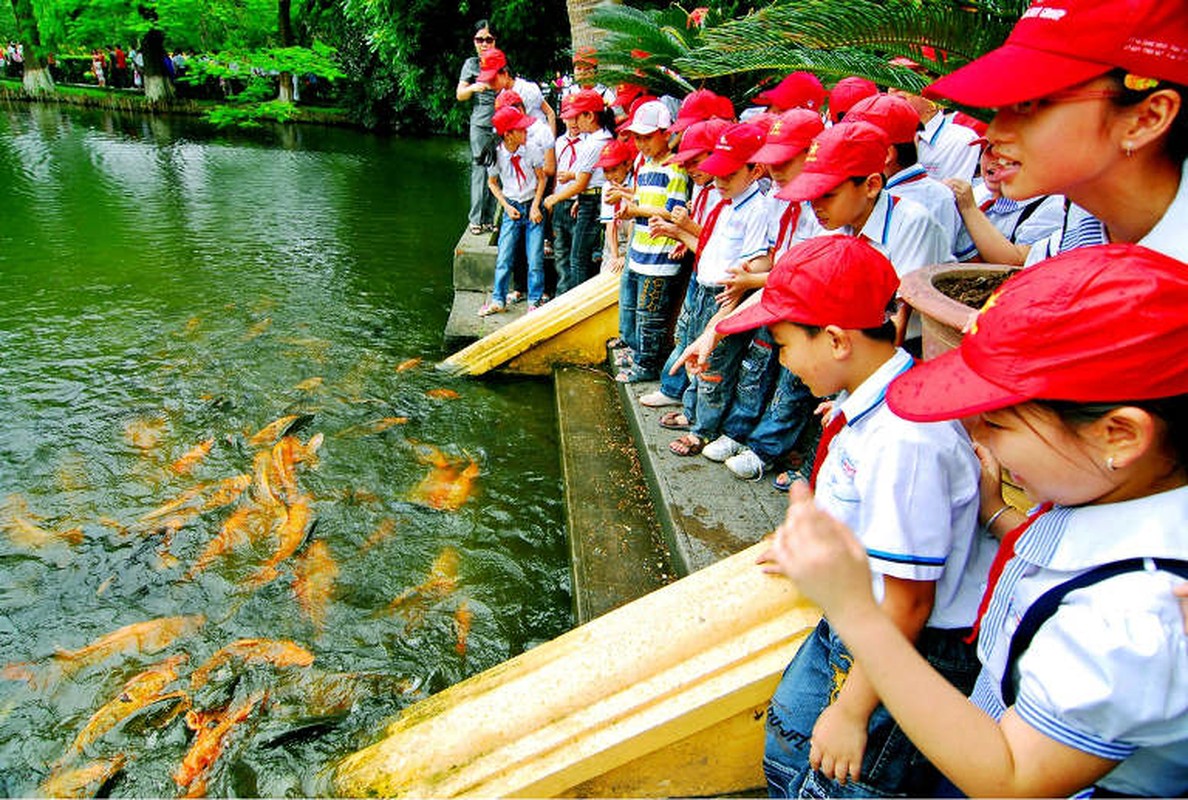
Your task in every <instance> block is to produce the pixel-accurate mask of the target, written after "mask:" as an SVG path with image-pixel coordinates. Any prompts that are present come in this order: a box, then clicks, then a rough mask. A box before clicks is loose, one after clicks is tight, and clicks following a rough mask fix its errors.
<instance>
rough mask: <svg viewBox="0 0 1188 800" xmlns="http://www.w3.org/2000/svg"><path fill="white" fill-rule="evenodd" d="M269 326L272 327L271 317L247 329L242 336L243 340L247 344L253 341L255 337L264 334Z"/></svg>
mask: <svg viewBox="0 0 1188 800" xmlns="http://www.w3.org/2000/svg"><path fill="white" fill-rule="evenodd" d="M270 325H272V317H265V318H264V319H262V320H260V321H259V322H257V323H256V324H255V325H253V326H252V327H250V328H248V330H247V333H245V334H244V336H243V340H244V341H245V342H247V341H251V340H252V339H255V338H256V337H257V336H259V335H260V334H262V333H264V331H266V330H268V328H269V326H270Z"/></svg>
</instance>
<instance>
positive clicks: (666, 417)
mask: <svg viewBox="0 0 1188 800" xmlns="http://www.w3.org/2000/svg"><path fill="white" fill-rule="evenodd" d="M660 427H661V428H668V429H669V430H670V431H687V430H689V418H688V417H686V416H685V412H684V411H666V412H665V413H664V414H661V415H660Z"/></svg>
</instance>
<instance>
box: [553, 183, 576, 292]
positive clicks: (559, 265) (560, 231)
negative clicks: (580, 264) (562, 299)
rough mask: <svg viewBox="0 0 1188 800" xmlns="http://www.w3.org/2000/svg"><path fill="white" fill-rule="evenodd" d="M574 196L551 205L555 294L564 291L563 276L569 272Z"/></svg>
mask: <svg viewBox="0 0 1188 800" xmlns="http://www.w3.org/2000/svg"><path fill="white" fill-rule="evenodd" d="M575 203H577V199H576V198H572V197H571V198H570V199H568V200H562V201H561V202H559V203H557V205H555V206H553V268H554V269H555V270H556V271H557V294H561V292H563V291H565V289H564V288H563V287H564V286H565V276H566V275H567V274H568V272H569V259H570V251H572V250H573V227H574V225H575V224H577V220H575V219H574V218H573V214H572V213H571V212H572V211H573V206H574V204H575Z"/></svg>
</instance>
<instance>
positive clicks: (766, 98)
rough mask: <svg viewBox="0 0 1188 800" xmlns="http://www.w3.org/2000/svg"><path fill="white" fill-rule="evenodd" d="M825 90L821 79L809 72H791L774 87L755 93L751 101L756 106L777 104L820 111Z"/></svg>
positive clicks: (782, 107) (785, 109)
mask: <svg viewBox="0 0 1188 800" xmlns="http://www.w3.org/2000/svg"><path fill="white" fill-rule="evenodd" d="M826 94H827V92H826V91H825V87H824V86H822V85H821V81H820V79H819V78H817V76H816V75H814V74H812V73H811V72H793V73H792V74H791V75H789V76H788V77H786V78H784V79H783V80H782V81H780V82H779V83H778V84H777V85H776V86H775V87H773V88H771V89H768V90H767V91H765V92H760V93H759V94H757V95H755V98H754V100H753V101H752V102H753V103H754V104H755V105H757V106H779V108H780V109H782V110H784V111H787V110H788V109H790V108H811V109H813V110H814V111H820V110H821V105H822V104H823V103H824V102H825V96H826Z"/></svg>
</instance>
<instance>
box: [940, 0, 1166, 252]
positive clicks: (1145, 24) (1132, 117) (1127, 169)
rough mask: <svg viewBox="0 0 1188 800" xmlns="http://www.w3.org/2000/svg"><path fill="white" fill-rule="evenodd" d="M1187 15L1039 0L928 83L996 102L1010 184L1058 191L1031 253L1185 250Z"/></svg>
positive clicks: (1152, 7) (1155, 7) (957, 97)
mask: <svg viewBox="0 0 1188 800" xmlns="http://www.w3.org/2000/svg"><path fill="white" fill-rule="evenodd" d="M1185 54H1188V13H1185V9H1184V6H1183V4H1182V3H1176V2H1164V0H1128V1H1127V2H1123V1H1122V0H1043V2H1035V3H1033V4H1032V6H1031V7H1030V8H1029V9H1028V10H1027V12H1026V13H1024V15H1023V18H1022V19H1021V20H1020V21H1019V23H1018V24H1017V25H1015V28H1014V30H1012V31H1011V35H1010V37H1008V39H1007V41H1006V43H1005V44H1004V45H1003V46H1002V47H1000V48H998V49H997V50H993V51H991V52H990V53H988V54H986V55H985V56H983V57H982V58H979V59H977V60H975V61H973V62H971V63H969V64H967V65H966V66H964V67H962V68H961V69H959V70H957V71H955V72H953V73H952V74H950V75H948V76H946V77H944V78H941V79H940V80H939V81H937V82H936V83H934V84H932V85H931V86H930V87H928V88H927V89H926V90H925V94H926V95H929V96H932V97H943V98H948V99H951V100H954V101H956V102H958V103H962V104H965V105H969V106H979V107H983V108H996V109H998V113H997V114H996V115H995V117H994V121H993V122H992V123H991V125H990V128H989V129H988V130H987V132H986V136H987V138H988V139H989V140H990V144H991V146H992V147H993V149H994V153H995V155H996V156H997V157H998V163H999V171H1000V179H1001V180H1002V186H1003V194H1004V195H1005V196H1007V197H1009V198H1011V199H1013V200H1026V199H1028V198H1032V197H1038V196H1040V195H1045V194H1063V195H1065V196H1066V197H1067V198H1068V199H1069V200H1070V201H1071V202H1072V204H1073V205H1072V206H1071V207H1070V209H1069V211H1068V213H1067V214H1066V215H1065V220H1064V224H1063V225H1062V226H1061V230H1060V231H1058V232H1057V233H1056V234H1054V235H1053V236H1052V237H1051V238H1050V239H1049V240H1047V241H1041V242H1036V244H1035V245H1033V246H1032V248H1031V251H1030V252H1029V253H1028V256H1027V263H1028V264H1032V263H1035V262H1036V261H1038V260H1041V259H1043V258H1047V257H1049V256H1051V255H1055V254H1056V253H1058V252H1066V251H1068V250H1071V249H1073V248H1075V247H1083V246H1086V245H1092V244H1103V243H1105V242H1134V243H1137V244H1142V245H1145V246H1147V247H1150V248H1152V249H1154V250H1158V251H1160V252H1163V253H1167V254H1169V255H1173V256H1175V257H1176V258H1178V259H1180V260H1181V261H1184V260H1188V235H1185V231H1188V180H1186V178H1188V162H1186V161H1185V156H1186V155H1188V122H1186V116H1185V115H1186V114H1188V112H1186V111H1185V110H1184V100H1185V97H1186V91H1188V90H1186V89H1185V86H1186V85H1188V55H1185Z"/></svg>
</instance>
